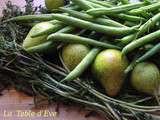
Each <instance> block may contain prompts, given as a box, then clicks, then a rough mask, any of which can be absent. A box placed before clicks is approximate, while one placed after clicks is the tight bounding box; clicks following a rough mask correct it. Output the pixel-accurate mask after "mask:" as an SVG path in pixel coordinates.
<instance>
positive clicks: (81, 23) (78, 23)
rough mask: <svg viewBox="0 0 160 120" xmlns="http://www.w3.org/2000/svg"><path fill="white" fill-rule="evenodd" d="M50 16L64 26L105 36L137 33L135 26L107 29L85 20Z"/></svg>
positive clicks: (64, 16) (57, 15)
mask: <svg viewBox="0 0 160 120" xmlns="http://www.w3.org/2000/svg"><path fill="white" fill-rule="evenodd" d="M52 16H53V18H54V19H56V20H59V21H62V22H64V23H65V24H68V25H72V26H75V27H79V28H83V29H88V30H93V31H96V32H100V33H104V34H107V35H121V36H122V35H127V34H130V33H134V32H137V31H138V30H137V26H136V27H131V28H128V27H123V28H121V27H109V26H104V25H99V24H95V23H92V22H89V21H85V20H81V19H78V18H73V17H70V16H66V15H61V14H52Z"/></svg>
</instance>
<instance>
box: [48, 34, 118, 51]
mask: <svg viewBox="0 0 160 120" xmlns="http://www.w3.org/2000/svg"><path fill="white" fill-rule="evenodd" d="M47 40H50V41H56V42H60V41H61V42H65V43H79V44H84V45H91V46H95V47H103V48H112V49H121V48H120V47H118V46H115V45H112V44H108V43H104V42H99V41H96V40H93V39H90V38H85V37H80V36H77V35H72V34H64V33H55V34H51V35H49V36H48V38H47Z"/></svg>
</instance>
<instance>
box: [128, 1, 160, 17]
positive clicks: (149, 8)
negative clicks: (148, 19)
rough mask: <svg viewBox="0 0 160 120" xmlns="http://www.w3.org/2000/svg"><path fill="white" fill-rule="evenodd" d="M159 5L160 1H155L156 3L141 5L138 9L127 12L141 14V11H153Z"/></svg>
mask: <svg viewBox="0 0 160 120" xmlns="http://www.w3.org/2000/svg"><path fill="white" fill-rule="evenodd" d="M159 7H160V2H156V3H153V4H151V5H148V6H144V7H141V8H139V9H135V10H131V11H129V12H128V13H129V14H131V15H141V13H142V12H143V11H146V12H153V11H155V10H157V9H159Z"/></svg>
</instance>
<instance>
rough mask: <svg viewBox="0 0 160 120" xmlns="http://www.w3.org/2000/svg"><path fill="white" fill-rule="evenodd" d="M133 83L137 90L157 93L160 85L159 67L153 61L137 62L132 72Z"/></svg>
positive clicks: (152, 93)
mask: <svg viewBox="0 0 160 120" xmlns="http://www.w3.org/2000/svg"><path fill="white" fill-rule="evenodd" d="M131 83H132V86H133V87H134V88H135V89H136V90H137V91H140V92H144V93H147V94H150V95H155V94H157V93H158V89H159V85H160V72H159V69H158V67H157V66H156V65H155V64H153V63H151V62H142V63H139V64H137V65H136V66H135V68H134V69H133V71H132V73H131Z"/></svg>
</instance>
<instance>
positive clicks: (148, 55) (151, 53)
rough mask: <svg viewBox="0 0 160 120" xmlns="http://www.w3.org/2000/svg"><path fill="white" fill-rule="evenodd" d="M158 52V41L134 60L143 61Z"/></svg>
mask: <svg viewBox="0 0 160 120" xmlns="http://www.w3.org/2000/svg"><path fill="white" fill-rule="evenodd" d="M158 52H160V43H158V44H157V45H155V46H154V47H153V48H152V49H150V50H149V51H148V52H146V53H145V54H144V55H143V56H141V57H140V58H138V59H137V60H136V63H140V62H143V61H145V60H147V59H149V58H150V57H152V56H153V55H155V54H156V53H158Z"/></svg>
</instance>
